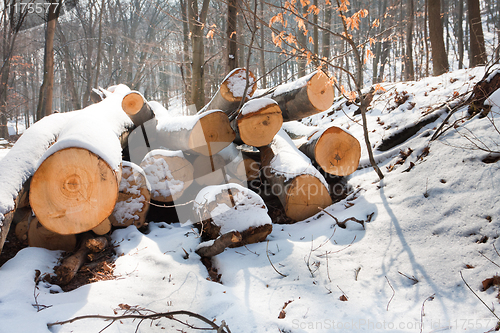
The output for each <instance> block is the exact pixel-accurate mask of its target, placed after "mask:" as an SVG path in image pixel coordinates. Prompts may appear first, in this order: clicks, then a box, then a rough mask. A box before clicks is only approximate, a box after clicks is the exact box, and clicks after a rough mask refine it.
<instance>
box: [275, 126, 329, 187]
mask: <svg viewBox="0 0 500 333" xmlns="http://www.w3.org/2000/svg"><path fill="white" fill-rule="evenodd" d="M270 147H271V149H272V150H273V152H274V154H275V156H274V157H273V159H272V160H271V162H270V163H269V165H270V167H271V170H270V171H271V172H272V173H273V174H276V175H278V176H283V177H285V181H286V180H288V179H291V178H294V177H296V176H297V175H311V176H314V177H316V178H318V179H319V180H320V181H321V182H322V183H323V185H325V187H327V188H328V184H327V183H326V180H325V178H324V177H323V176H322V175H321V173H320V172H319V171H318V170H317V169H316V168H315V167H314V166H313V165H312V163H311V160H310V159H309V158H308V157H307V156H306V155H304V153H302V152H301V151H299V150H298V149H297V148H296V147H295V144H294V142H293V141H292V139H290V137H289V136H288V135H287V134H286V133H285V131H283V130H282V129H280V130H279V132H278V133H277V134H276V136H275V137H274V139H273V141H272V142H271V143H270Z"/></svg>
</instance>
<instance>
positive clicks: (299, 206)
mask: <svg viewBox="0 0 500 333" xmlns="http://www.w3.org/2000/svg"><path fill="white" fill-rule="evenodd" d="M331 204H332V199H331V197H330V194H329V193H328V189H327V188H326V187H325V185H324V184H323V183H322V182H321V181H320V180H319V179H318V178H316V177H314V176H311V175H300V176H298V177H295V178H294V179H293V181H292V182H291V183H290V185H289V186H288V190H287V193H286V202H285V204H284V207H285V214H286V215H287V216H288V217H290V218H291V219H294V220H296V221H302V220H304V219H307V218H309V217H311V216H313V215H314V214H316V213H318V212H319V211H320V209H319V208H318V207H321V208H326V207H328V206H330V205H331Z"/></svg>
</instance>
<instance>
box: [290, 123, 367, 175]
mask: <svg viewBox="0 0 500 333" xmlns="http://www.w3.org/2000/svg"><path fill="white" fill-rule="evenodd" d="M300 151H302V152H303V153H304V154H306V155H307V157H309V158H310V159H312V160H315V161H316V163H318V165H319V166H320V167H321V168H322V169H323V170H324V171H325V172H328V173H329V174H332V175H335V176H347V175H350V174H351V173H353V172H354V171H356V169H357V168H358V164H359V159H360V157H361V146H360V144H359V141H358V140H357V139H356V138H355V137H354V136H352V135H351V134H349V133H347V132H346V131H344V130H342V129H341V128H339V127H336V126H331V127H328V128H325V129H322V130H319V131H317V132H316V133H314V134H312V135H311V136H310V137H309V139H308V141H307V142H306V143H305V144H303V145H302V146H300Z"/></svg>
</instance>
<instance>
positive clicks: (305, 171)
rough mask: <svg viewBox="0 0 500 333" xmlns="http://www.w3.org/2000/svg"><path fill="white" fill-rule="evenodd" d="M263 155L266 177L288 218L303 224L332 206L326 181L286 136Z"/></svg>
mask: <svg viewBox="0 0 500 333" xmlns="http://www.w3.org/2000/svg"><path fill="white" fill-rule="evenodd" d="M260 151H261V163H262V170H263V172H264V175H265V177H266V178H267V179H268V181H269V183H270V184H271V188H272V193H273V194H274V195H276V196H277V197H278V198H279V200H280V201H281V204H282V205H283V207H284V209H285V214H286V215H287V216H288V217H290V218H291V219H293V220H295V221H301V220H304V219H306V218H309V217H311V216H312V215H314V214H316V213H318V212H319V211H320V208H319V207H321V208H325V207H327V206H329V205H331V204H332V199H331V198H330V194H329V193H328V188H327V185H326V182H325V179H324V178H323V176H322V175H321V174H320V173H319V172H318V171H317V170H316V169H315V168H314V167H313V166H312V164H311V162H310V160H309V159H308V158H307V157H306V156H305V155H304V154H302V153H301V152H300V151H299V150H298V149H297V148H296V147H295V145H294V144H293V142H292V140H291V139H290V138H289V137H288V136H287V134H286V133H285V132H283V131H280V132H279V133H278V134H276V136H275V138H274V140H273V142H271V144H269V145H268V146H266V147H262V148H260Z"/></svg>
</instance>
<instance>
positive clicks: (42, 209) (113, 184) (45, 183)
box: [30, 147, 119, 235]
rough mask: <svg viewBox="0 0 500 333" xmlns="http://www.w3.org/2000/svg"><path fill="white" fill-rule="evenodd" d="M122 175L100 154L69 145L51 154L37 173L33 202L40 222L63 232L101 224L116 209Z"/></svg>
mask: <svg viewBox="0 0 500 333" xmlns="http://www.w3.org/2000/svg"><path fill="white" fill-rule="evenodd" d="M117 177H118V175H117V174H116V173H115V172H114V171H113V170H112V169H111V167H110V166H109V165H108V164H107V163H106V162H104V160H102V159H101V158H100V157H99V156H97V155H95V154H94V153H92V152H90V151H88V150H86V149H82V148H74V147H73V148H66V149H62V150H60V151H58V152H56V153H54V154H52V155H51V156H49V157H48V158H47V159H46V160H45V161H44V162H43V163H42V164H41V165H40V167H39V168H38V170H37V171H36V172H35V174H34V175H33V179H32V182H31V189H30V204H31V207H32V209H33V211H34V212H35V214H36V216H37V217H38V218H39V220H40V223H42V225H43V226H44V227H45V228H47V229H48V230H51V231H53V232H56V233H59V234H62V235H71V234H78V233H82V232H85V231H88V230H91V229H93V228H95V227H97V226H98V225H99V224H100V223H101V222H102V221H103V220H104V219H105V218H107V217H108V216H109V215H111V213H112V212H113V208H114V206H115V202H116V199H117V197H118V182H119V179H117Z"/></svg>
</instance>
